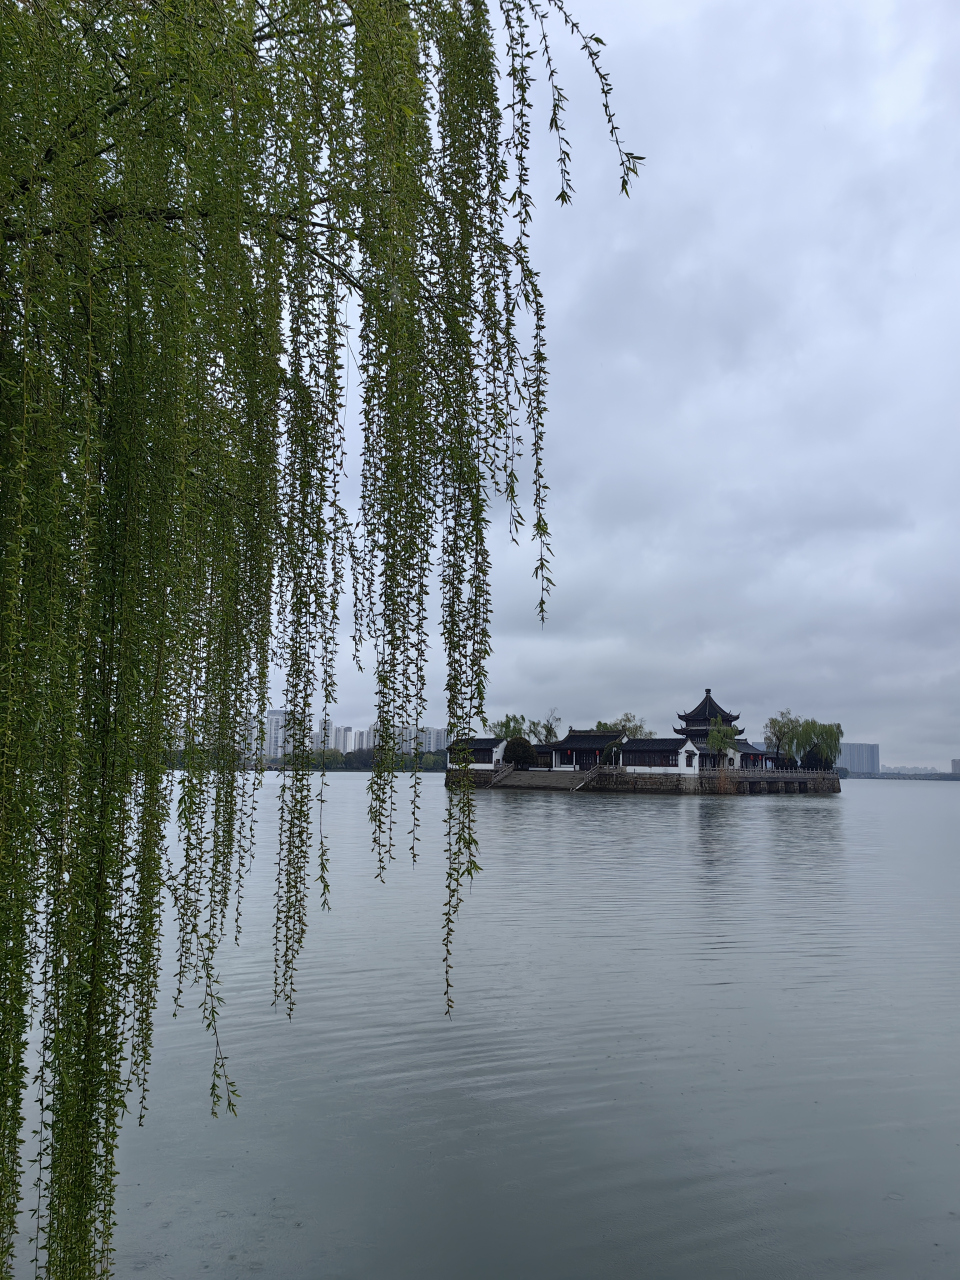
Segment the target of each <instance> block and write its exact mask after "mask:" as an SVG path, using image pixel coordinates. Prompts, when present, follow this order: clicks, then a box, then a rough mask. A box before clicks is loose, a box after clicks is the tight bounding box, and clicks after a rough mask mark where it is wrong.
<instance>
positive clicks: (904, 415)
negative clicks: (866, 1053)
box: [340, 0, 960, 764]
mask: <svg viewBox="0 0 960 1280" xmlns="http://www.w3.org/2000/svg"><path fill="white" fill-rule="evenodd" d="M582 7H583V6H582ZM588 18H589V23H590V26H591V28H592V29H595V30H597V31H598V32H600V33H601V34H602V35H603V36H604V38H605V39H606V40H607V47H606V50H605V60H606V62H607V64H608V67H609V70H610V72H611V75H612V77H613V80H614V83H615V87H616V107H617V113H618V120H619V121H620V123H621V125H622V127H623V129H624V132H625V134H626V136H627V138H628V141H629V143H630V145H631V146H632V147H633V148H634V149H635V150H639V151H641V152H643V153H645V154H646V155H647V157H648V160H647V163H646V165H645V166H644V168H643V169H642V170H641V175H640V177H639V179H638V181H637V183H636V184H635V187H634V194H633V196H632V198H631V199H630V200H629V201H627V200H623V199H621V198H620V197H618V196H617V195H616V180H615V166H614V157H613V155H612V153H611V151H610V149H609V148H608V147H607V146H606V145H605V137H604V133H603V124H602V120H601V119H600V118H599V112H598V111H597V110H596V103H595V91H594V88H593V86H592V85H591V83H590V81H589V77H588V75H587V74H586V73H585V72H584V70H583V67H582V65H581V62H580V60H579V59H578V57H577V56H576V51H575V50H574V49H572V48H568V47H567V46H566V45H565V44H564V42H563V40H562V38H561V37H560V35H559V33H558V35H557V50H558V56H559V59H560V63H561V67H562V72H563V76H564V78H565V82H566V86H567V88H568V90H569V95H570V100H571V112H570V122H571V131H572V135H573V140H574V144H575V145H574V161H575V183H576V187H577V196H576V199H575V201H574V204H573V206H572V207H571V208H567V209H561V208H560V207H559V206H557V205H556V204H555V203H554V199H553V197H554V196H555V194H556V181H555V176H554V173H553V170H552V168H551V166H552V160H553V157H552V153H551V151H550V145H549V139H548V138H547V137H546V130H545V127H543V128H542V129H541V134H540V135H539V136H540V138H541V141H540V142H538V155H537V157H536V162H537V165H536V171H537V174H538V179H537V184H538V185H537V191H536V199H537V204H538V215H539V216H538V222H537V225H536V228H535V251H536V254H537V257H538V261H539V263H540V266H541V268H542V279H543V285H544V290H545V294H546V299H547V305H548V311H549V326H550V327H549V340H550V354H551V362H552V365H551V367H552V397H551V405H552V408H551V415H550V423H549V438H548V467H549V480H550V483H551V486H552V492H551V500H550V511H549V517H550V521H551V525H552V528H553V530H554V537H555V543H556V550H557V562H556V577H557V588H556V591H555V594H554V597H553V600H552V604H551V613H550V620H549V623H548V626H547V628H546V629H545V630H541V628H540V626H539V624H538V622H537V620H536V617H535V612H534V605H535V600H536V596H535V587H534V584H533V582H532V580H531V578H530V570H531V567H532V553H531V552H530V550H529V548H527V547H524V546H521V548H519V549H517V548H514V547H511V546H510V545H509V542H508V540H507V538H506V537H505V534H504V530H503V527H502V523H498V522H495V524H494V528H493V539H494V551H495V557H494V561H495V592H496V594H495V606H496V613H495V635H494V640H495V649H496V651H495V654H494V659H493V666H492V679H491V684H490V700H491V710H492V711H495V712H500V711H504V710H517V711H523V712H525V713H526V714H527V715H540V714H542V713H543V711H544V710H546V709H547V707H549V706H551V705H554V704H556V705H557V706H559V708H560V711H561V714H562V716H563V718H564V724H567V723H577V722H586V721H588V720H591V719H596V717H597V716H600V715H604V716H605V715H610V714H616V713H617V712H619V711H621V710H623V709H625V708H630V709H633V710H635V711H637V712H640V713H643V714H646V715H647V716H648V717H649V718H650V721H651V723H652V724H653V725H654V727H656V728H657V729H659V730H661V731H667V730H668V729H669V728H670V727H671V725H672V723H673V720H672V717H673V715H674V714H675V713H676V712H677V711H678V710H683V709H685V708H686V706H687V705H689V704H690V703H691V702H692V701H696V699H697V697H698V695H699V693H700V691H701V690H702V688H703V687H704V686H705V685H710V686H711V687H712V688H713V689H714V690H715V692H716V694H717V696H718V697H720V699H721V701H723V702H725V703H726V704H728V705H731V704H732V705H733V707H734V709H740V710H741V711H742V712H743V714H744V717H745V720H744V723H745V724H746V725H747V728H748V730H749V732H750V733H751V734H753V735H756V734H758V733H759V732H760V729H761V726H762V723H763V720H764V719H765V718H766V717H767V715H769V714H770V713H771V712H773V711H776V710H777V709H779V708H780V707H781V706H784V705H791V706H792V707H793V708H794V710H795V711H800V712H805V713H807V714H812V715H818V716H821V717H823V718H829V719H840V720H841V721H842V722H843V723H844V726H845V728H846V731H847V735H848V737H851V738H853V739H855V740H859V739H863V740H868V741H878V740H879V741H880V742H881V744H882V751H883V754H884V757H885V758H886V759H887V760H888V761H893V760H894V758H896V761H897V762H901V763H910V762H911V761H916V762H918V763H925V762H928V761H934V760H935V761H939V762H940V763H941V764H946V762H947V761H948V760H949V758H950V757H951V756H958V755H960V728H958V729H956V730H954V727H953V726H954V725H955V724H956V723H957V712H958V711H960V647H958V636H960V592H958V586H960V583H958V581H957V579H958V570H957V568H956V567H955V566H956V563H957V557H956V554H955V549H956V547H957V546H958V543H960V509H958V502H957V494H958V490H960V444H958V433H957V429H956V428H957V417H958V405H960V361H958V359H957V354H956V346H957V335H958V329H960V325H958V320H960V131H958V129H957V119H958V109H960V11H958V10H957V9H956V6H954V5H951V4H946V3H943V4H940V3H933V2H926V3H925V2H924V0H911V2H910V3H906V2H904V0H892V2H891V3H889V4H886V5H883V6H879V5H874V4H868V3H866V2H865V0H864V2H862V3H857V2H854V0H783V2H781V3H778V4H775V5H758V4H756V3H755V2H753V0H750V3H745V2H744V3H737V2H735V0H712V2H706V0H704V2H703V3H693V2H688V3H683V4H681V3H672V4H669V5H667V4H663V5H657V4H651V5H644V6H641V5H637V4H636V3H633V0H630V2H628V0H590V3H589V14H588ZM541 124H543V117H541ZM435 657H436V659H437V660H438V668H437V669H435V670H434V671H433V672H432V674H431V677H430V678H431V715H432V717H433V719H434V720H436V719H437V718H438V717H440V716H441V715H442V705H443V704H442V696H441V689H442V673H441V671H440V670H439V657H440V655H439V652H437V651H435ZM342 687H343V693H342V697H341V708H342V715H341V717H340V718H345V719H349V718H350V717H351V716H352V717H353V718H354V719H356V718H360V717H362V715H363V714H366V712H367V710H368V709H369V707H370V705H371V704H370V702H369V701H368V696H369V692H368V682H366V680H365V678H364V679H361V678H359V677H355V676H353V675H351V674H350V673H349V672H347V671H346V670H345V672H344V681H343V686H342Z"/></svg>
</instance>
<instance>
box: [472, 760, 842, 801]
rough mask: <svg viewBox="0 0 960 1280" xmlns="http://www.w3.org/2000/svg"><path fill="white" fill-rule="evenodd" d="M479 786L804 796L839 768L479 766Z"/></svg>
mask: <svg viewBox="0 0 960 1280" xmlns="http://www.w3.org/2000/svg"><path fill="white" fill-rule="evenodd" d="M473 781H474V786H475V787H476V788H477V790H486V789H489V788H491V787H494V788H496V789H497V790H498V791H504V790H515V791H568V792H570V791H599V792H607V793H611V794H628V793H629V794H631V795H700V796H704V795H707V796H718V795H724V796H770V795H787V796H797V795H800V796H805V795H829V794H835V793H837V792H839V790H840V778H839V776H838V775H837V774H836V773H833V772H824V771H820V770H815V769H777V770H771V769H765V770H760V769H703V770H701V771H699V772H697V773H690V774H683V773H628V772H627V770H626V769H616V768H613V767H611V768H604V767H600V768H597V769H591V770H590V772H589V773H577V772H574V771H573V770H572V769H530V770H520V769H513V768H511V767H509V766H506V767H504V768H501V769H498V770H497V771H496V772H493V771H492V770H481V769H475V770H474V771H473ZM447 786H448V787H457V786H459V774H458V772H457V770H456V769H449V770H448V771H447Z"/></svg>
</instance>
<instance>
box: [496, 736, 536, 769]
mask: <svg viewBox="0 0 960 1280" xmlns="http://www.w3.org/2000/svg"><path fill="white" fill-rule="evenodd" d="M503 762H504V764H512V765H513V766H514V768H515V769H530V768H536V766H537V763H538V757H537V752H536V749H535V748H534V747H533V746H532V745H531V743H530V742H529V741H528V740H527V739H526V738H520V737H516V738H511V739H510V741H509V742H508V743H507V745H506V746H505V747H504V749H503Z"/></svg>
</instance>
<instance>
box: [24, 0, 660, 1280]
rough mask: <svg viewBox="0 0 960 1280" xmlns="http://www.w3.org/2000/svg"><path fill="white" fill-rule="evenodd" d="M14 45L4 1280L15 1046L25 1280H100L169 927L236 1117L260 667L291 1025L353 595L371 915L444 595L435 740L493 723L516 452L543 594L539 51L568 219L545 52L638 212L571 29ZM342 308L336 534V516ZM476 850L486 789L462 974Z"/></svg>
mask: <svg viewBox="0 0 960 1280" xmlns="http://www.w3.org/2000/svg"><path fill="white" fill-rule="evenodd" d="M0 12H2V22H0V59H2V75H0V94H2V107H0V128H2V131H3V132H2V138H0V201H2V210H0V212H2V225H3V238H2V245H3V247H2V263H0V381H2V415H3V420H2V438H0V449H2V459H0V478H2V492H0V540H2V569H0V574H2V577H0V720H2V728H0V770H2V782H0V871H2V878H0V912H2V920H0V930H2V932H0V938H2V946H3V971H2V996H0V998H2V1008H0V1079H2V1083H0V1089H2V1103H3V1110H2V1120H0V1126H2V1128H0V1237H2V1245H0V1254H2V1258H3V1262H2V1264H0V1270H2V1272H3V1274H10V1268H11V1267H12V1249H13V1241H14V1238H15V1232H16V1226H17V1214H18V1207H19V1206H20V1203H21V1196H22V1182H23V1169H22V1167H21V1159H20V1147H21V1145H22V1136H21V1130H22V1126H23V1121H22V1117H23V1112H24V1107H25V1105H26V1102H27V1098H26V1096H25V1094H26V1090H27V1088H28V1085H29V1083H30V1079H31V1076H32V1067H29V1066H28V1063H29V1062H30V1061H31V1059H30V1057H29V1055H28V1047H29V1046H28V1038H29V1037H34V1038H35V1043H36V1045H37V1046H38V1047H37V1054H38V1062H39V1068H38V1071H37V1074H36V1086H37V1091H38V1099H39V1115H40V1120H39V1131H38V1143H39V1148H38V1149H39V1166H38V1174H37V1176H38V1184H37V1185H38V1193H39V1194H38V1198H37V1199H36V1202H35V1222H34V1225H33V1234H34V1237H35V1244H34V1249H35V1265H36V1267H37V1269H38V1270H39V1271H42V1272H44V1273H45V1274H47V1275H49V1276H52V1277H57V1278H58V1280H60V1278H65V1277H70V1278H71V1280H73V1278H77V1280H81V1278H86V1277H92V1276H95V1275H104V1274H107V1273H109V1270H110V1264H111V1251H110V1239H111V1223H112V1216H113V1202H114V1181H115V1167H114V1156H115V1149H116V1143H117V1136H118V1129H119V1125H120V1121H121V1117H122V1114H123V1113H124V1111H125V1110H126V1108H127V1105H128V1100H129V1098H130V1096H131V1093H132V1094H133V1096H134V1097H136V1096H137V1095H139V1098H140V1108H141V1113H142V1109H143V1105H144V1097H145V1092H146V1078H147V1068H148V1064H149V1059H150V1048H151V1027H152V1019H153V1014H154V1006H155V1000H156V991H157V978H158V965H159V948H160V937H161V910H162V903H163V900H164V897H165V895H169V896H170V897H171V898H172V900H173V903H174V905H175V908H176V918H177V920H178V937H179V991H180V996H181V997H182V995H183V993H184V991H185V990H187V989H188V988H189V986H190V985H191V984H193V983H199V986H200V990H201V991H202V992H203V993H204V994H203V1012H204V1017H205V1019H206V1022H207V1024H208V1025H209V1026H210V1028H211V1029H212V1031H213V1033H214V1043H215V1066H214V1077H213V1095H214V1096H213V1101H214V1106H216V1105H217V1104H218V1103H219V1102H221V1101H224V1100H225V1101H226V1104H227V1105H228V1106H230V1107H232V1106H233V1086H232V1084H231V1082H230V1081H229V1079H228V1078H227V1074H226V1069H225V1060H224V1057H223V1055H222V1053H221V1051H220V1048H219V1041H218V1040H217V1039H216V1026H217V1014H218V1008H219V999H218V996H217V987H216V973H215V969H214V967H213V966H214V957H215V952H216V948H217V946H218V944H219V942H220V941H221V939H222V938H223V937H224V935H225V933H227V932H229V931H231V930H238V929H239V923H238V918H239V917H238V914H237V915H236V916H234V914H233V909H234V905H235V904H238V903H239V901H240V898H241V897H242V891H243V880H244V874H245V871H246V869H247V867H248V865H249V860H250V856H251V841H252V832H253V820H254V811H255V803H254V802H255V796H256V788H257V782H258V773H257V769H256V767H248V766H250V765H251V763H252V762H254V761H255V760H256V758H257V756H258V752H257V745H258V736H259V737H260V738H261V739H262V732H263V729H262V724H263V714H264V711H265V705H266V690H267V673H268V668H269V665H270V664H271V662H275V663H278V664H279V665H280V666H281V667H282V668H283V669H284V670H285V671H286V678H287V689H286V705H287V708H288V720H287V730H288V735H289V736H288V742H292V753H291V762H290V768H289V769H288V771H287V772H286V774H285V780H284V787H283V794H282V820H281V837H280V842H279V850H278V853H277V862H276V968H275V992H276V999H277V1001H278V1002H279V1003H280V1004H281V1005H284V1006H286V1007H287V1008H288V1009H289V1008H290V1007H291V1006H292V1004H293V1002H294V998H295V971H296V962H297V955H298V952H299V950H300V947H301V944H302V941H303V936H304V928H305V913H306V901H307V886H308V881H310V880H311V879H312V878H313V877H316V879H317V880H318V882H319V888H318V893H319V897H320V901H321V903H322V904H324V905H325V904H326V900H327V894H328V878H327V855H326V850H325V848H324V847H323V845H322V842H321V844H320V848H319V852H318V853H317V854H315V855H313V856H314V858H315V859H316V861H315V862H314V863H312V864H311V862H310V854H309V848H310V811H311V802H312V791H311V779H310V771H309V766H310V763H311V760H310V741H309V732H308V730H309V725H310V714H311V706H316V705H321V704H322V705H324V706H326V705H327V704H328V703H330V702H331V701H332V700H333V698H334V694H335V686H334V659H335V649H336V633H337V629H338V625H339V622H340V608H341V598H342V592H343V590H344V587H345V584H346V583H347V582H348V581H350V580H352V582H353V584H354V601H355V604H354V623H355V627H354V630H355V635H356V637H357V641H358V644H359V643H360V642H366V643H370V644H371V645H372V649H373V652H374V653H375V655H376V659H375V679H376V686H377V692H378V722H379V733H380V742H381V744H382V746H381V757H382V758H381V762H380V768H379V770H378V771H377V772H376V773H375V775H374V777H373V782H372V784H371V795H370V810H371V817H372V819H373V826H374V831H375V843H376V856H377V859H378V864H379V870H380V873H381V874H383V871H384V869H385V867H386V864H387V862H388V861H389V859H390V858H391V856H392V849H393V842H394V828H395V825H396V819H397V814H396V809H395V803H394V791H393V777H394V773H395V771H396V770H397V768H398V767H399V766H400V763H401V759H400V741H399V738H398V736H397V733H396V729H395V726H397V725H401V724H418V725H419V723H420V721H421V718H422V715H423V711H424V663H425V657H426V648H427V646H426V640H425V626H426V607H427V594H428V584H429V583H430V582H431V581H432V580H433V579H434V577H435V579H436V581H437V582H438V584H439V588H438V589H439V594H440V612H441V618H442V632H443V639H444V644H445V647H446V656H447V663H448V677H447V685H446V691H447V699H448V719H449V725H450V728H451V731H452V732H453V733H454V734H456V735H462V734H466V733H468V732H469V729H470V724H471V722H472V721H474V720H476V719H477V718H478V717H480V716H482V714H483V697H484V685H485V674H484V673H485V667H486V661H487V657H488V653H489V649H490V599H489V592H488V554H487V548H486V538H485V534H486V527H487V522H488V508H489V501H490V498H491V495H492V493H493V492H495V491H497V492H500V493H501V494H502V495H503V496H504V497H505V500H506V502H507V504H508V507H509V510H510V520H511V528H512V530H513V531H514V532H516V531H517V530H518V529H519V527H520V526H521V524H522V519H521V515H520V511H519V507H518V478H517V458H518V454H519V449H520V445H521V440H520V431H521V429H522V430H523V431H524V432H525V433H527V435H528V445H529V448H530V452H531V455H532V459H533V492H532V506H533V519H532V523H531V531H532V535H533V537H534V539H535V540H536V542H537V544H538V546H539V551H538V558H537V563H536V574H537V575H538V577H539V579H540V583H541V588H542V590H544V591H546V590H547V589H548V588H549V585H550V584H549V577H548V556H549V551H548V545H547V526H546V523H545V521H544V518H543V509H542V508H543V497H544V492H545V485H544V481H543V477H542V470H541V446H542V430H543V414H544V394H545V388H546V376H545V363H544V345H543V314H542V307H541V298H540V292H539V289H538V284H537V278H536V275H535V273H534V272H533V270H532V269H531V266H530V262H529V258H528V252H527V243H528V229H529V220H530V214H531V202H530V196H529V191H528V172H527V160H526V154H527V147H528V141H529V122H530V85H531V79H532V74H531V67H532V64H533V60H534V57H535V55H537V53H538V50H539V56H540V57H541V59H543V60H544V62H545V65H546V68H547V75H548V84H549V88H550V91H551V93H552V103H553V108H552V118H551V121H550V123H551V126H552V128H553V129H554V130H555V131H556V133H557V136H558V139H559V144H560V169H561V192H560V198H561V199H562V200H566V199H568V198H569V193H570V190H571V188H570V181H569V170H568V159H569V154H568V149H567V145H566V142H565V138H564V134H563V126H562V110H563V105H564V97H563V93H562V91H561V90H560V88H559V86H558V85H557V83H556V78H555V74H554V67H553V64H552V62H551V60H550V49H549V45H548V43H547V41H546V26H545V21H546V19H547V17H548V16H549V15H550V13H551V12H552V13H553V14H554V16H555V17H558V18H559V20H560V21H561V23H562V24H565V25H566V27H567V28H568V29H569V30H570V31H572V32H573V34H574V35H575V36H577V37H578V38H579V39H580V42H581V44H582V47H583V49H584V51H585V53H586V55H587V56H588V58H589V59H590V60H591V62H592V63H593V66H594V69H595V70H596V71H597V73H598V75H599V76H600V85H601V94H602V98H603V102H604V106H605V107H606V110H607V119H608V123H609V125H610V129H611V133H612V134H613V136H614V141H615V143H616V145H617V147H618V149H619V155H620V162H621V166H622V180H623V183H624V185H626V183H627V181H628V180H629V177H630V175H631V174H632V173H633V172H635V167H636V162H637V159H638V157H635V156H633V155H631V154H630V153H629V152H624V151H623V150H622V149H620V144H619V141H618V139H617V136H616V129H615V127H614V122H613V117H612V115H611V114H610V109H609V98H608V95H609V86H608V84H607V81H606V79H605V77H604V75H603V73H602V71H601V70H600V68H599V66H598V64H597V46H598V44H599V43H600V42H599V41H598V40H597V39H596V38H595V37H590V36H586V35H585V34H584V33H583V32H581V30H580V28H579V27H578V26H577V25H576V23H575V21H574V20H573V19H572V17H571V16H570V15H569V14H568V13H567V11H566V10H565V9H564V8H563V5H562V3H561V2H560V0H542V2H541V0H499V5H498V7H497V10H496V12H495V13H494V14H491V13H490V12H489V11H488V9H487V7H486V6H485V5H484V3H482V0H354V2H353V3H344V2H340V0H282V2H274V0H269V2H267V3H262V2H258V0H250V2H249V3H240V2H238V0H90V2H87V0H76V2H74V3H71V0H0ZM498 46H499V47H500V48H501V50H502V51H503V52H502V55H501V57H500V58H499V59H498V55H497V49H498ZM501 85H502V86H503V87H504V88H505V93H504V94H503V99H504V102H505V106H503V107H502V106H501V99H500V89H501ZM348 304H349V307H350V320H351V322H352V333H353V337H352V338H351V339H350V343H351V350H352V353H353V356H352V358H353V359H354V360H355V362H356V366H357V367H358V369H359V373H360V380H361V386H360V390H359V398H360V400H361V403H362V409H361V419H362V431H363V472H362V502H361V510H360V517H359V520H358V522H357V523H356V524H355V525H354V524H353V523H352V522H351V520H350V519H349V518H348V515H347V512H346V510H345V507H344V503H343V501H342V499H341V493H340V485H341V478H342V474H343V463H344V420H345V413H346V355H347V342H348ZM174 759H175V760H176V761H177V762H178V764H179V766H180V769H179V772H177V773H174V771H173V770H172V769H171V768H170V764H171V761H172V760H174ZM172 812H175V815H176V819H177V821H178V823H179V829H180V836H181V839H180V842H179V846H178V852H177V854H176V855H175V857H174V856H173V855H171V853H170V852H168V850H167V847H166V843H165V829H166V825H167V821H168V818H169V817H170V815H171V813H172ZM472 813H473V811H472V807H471V797H470V793H469V789H468V788H463V789H461V790H460V791H458V792H455V793H454V795H453V797H452V799H451V810H450V817H449V850H448V853H449V875H448V903H447V908H446V915H445V922H444V930H445V945H446V948H447V955H448V960H449V944H450V937H451V931H452V928H453V921H454V917H455V914H456V910H457V906H458V905H459V902H460V894H461V887H462V885H463V883H464V878H465V877H466V876H469V875H472V874H473V872H474V871H475V870H476V862H475V848H476V843H475V836H474V826H473V818H472ZM237 911H238V908H237ZM447 976H448V988H447V992H448V1000H449V999H450V987H449V968H448V975H447ZM31 1043H34V1041H31ZM31 1051H32V1050H31Z"/></svg>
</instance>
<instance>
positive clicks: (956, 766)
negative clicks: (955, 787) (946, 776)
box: [950, 760, 960, 773]
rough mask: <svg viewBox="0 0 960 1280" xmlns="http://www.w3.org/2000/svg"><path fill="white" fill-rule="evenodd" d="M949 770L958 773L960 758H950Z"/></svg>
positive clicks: (959, 770) (959, 771)
mask: <svg viewBox="0 0 960 1280" xmlns="http://www.w3.org/2000/svg"><path fill="white" fill-rule="evenodd" d="M950 772H951V773H960V760H951V761H950Z"/></svg>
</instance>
